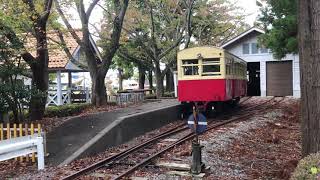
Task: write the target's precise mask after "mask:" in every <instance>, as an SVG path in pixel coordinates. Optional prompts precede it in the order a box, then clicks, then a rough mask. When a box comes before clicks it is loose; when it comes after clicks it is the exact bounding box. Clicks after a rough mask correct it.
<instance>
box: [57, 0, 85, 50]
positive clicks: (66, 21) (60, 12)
mask: <svg viewBox="0 0 320 180" xmlns="http://www.w3.org/2000/svg"><path fill="white" fill-rule="evenodd" d="M55 4H56V9H57V11H58V13H59V15H60V16H61V18H62V21H63V22H64V24H65V25H66V26H67V28H68V30H69V31H70V33H71V35H72V37H73V38H74V39H75V40H76V42H77V43H78V44H79V45H80V46H81V45H82V41H81V39H80V37H79V36H78V35H77V33H76V32H75V30H74V29H73V28H72V26H71V24H70V23H69V21H68V19H67V17H66V16H65V15H64V13H63V11H62V9H61V7H60V4H59V1H58V0H55Z"/></svg>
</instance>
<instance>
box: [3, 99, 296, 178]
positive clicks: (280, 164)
mask: <svg viewBox="0 0 320 180" xmlns="http://www.w3.org/2000/svg"><path fill="white" fill-rule="evenodd" d="M254 101H261V98H252V99H251V100H249V101H248V102H246V103H248V104H250V102H251V103H252V102H254ZM298 117H299V100H298V99H294V98H286V99H285V100H284V101H283V102H282V103H281V104H280V105H279V106H277V107H274V108H273V109H272V110H271V111H268V112H267V113H265V114H259V115H254V116H252V117H251V118H249V119H248V120H247V121H242V122H238V123H235V124H230V125H228V126H224V127H222V128H220V129H218V130H212V131H208V132H206V133H205V134H204V135H202V136H201V137H200V140H201V144H202V145H204V148H203V161H204V163H205V164H206V166H210V169H209V170H208V171H207V172H206V175H205V177H204V178H203V179H288V178H289V177H290V175H291V173H292V172H293V170H294V168H295V167H296V165H297V163H298V161H299V159H300V158H301V154H300V151H301V146H300V144H301V134H300V124H299V118H298ZM173 125H176V124H170V125H168V126H165V127H163V128H161V129H159V130H156V131H152V132H150V133H147V134H146V135H144V136H141V137H138V138H135V139H134V140H132V141H130V142H128V143H127V144H124V145H121V146H119V147H115V148H111V149H108V150H107V151H106V152H104V153H101V154H99V155H98V156H95V157H88V158H85V159H81V160H77V161H75V162H73V163H71V164H70V165H68V166H65V167H62V168H57V167H48V168H47V169H46V170H45V171H41V172H37V171H36V166H35V165H32V164H31V163H30V162H29V163H20V162H18V161H14V160H11V161H6V162H2V163H0V179H6V178H14V179H59V178H61V177H63V176H64V175H66V174H70V173H72V172H74V171H75V170H79V169H81V168H83V167H85V166H86V165H88V164H91V163H93V162H96V161H97V160H100V159H102V158H104V157H107V156H110V155H112V154H114V153H116V152H119V151H121V150H123V149H124V148H126V147H129V146H132V145H134V144H138V143H139V142H141V141H144V140H146V139H148V137H151V136H154V135H156V134H158V133H160V132H161V131H163V130H166V129H167V128H168V127H172V126H173ZM190 152H191V145H190V142H189V143H185V144H182V145H180V146H178V147H176V148H175V149H174V150H172V151H171V152H168V153H166V154H164V155H163V156H162V157H161V158H160V159H157V160H155V162H156V161H167V162H177V163H188V164H190V163H191V156H190V155H191V153H190ZM168 172H169V170H168V169H162V168H157V167H154V166H152V165H150V166H147V167H145V168H143V169H140V170H138V171H136V172H135V173H134V174H133V175H132V176H133V177H139V178H140V179H192V177H188V176H172V175H168ZM1 177H2V178H1Z"/></svg>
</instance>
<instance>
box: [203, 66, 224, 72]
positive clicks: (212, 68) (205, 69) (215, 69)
mask: <svg viewBox="0 0 320 180" xmlns="http://www.w3.org/2000/svg"><path fill="white" fill-rule="evenodd" d="M202 72H204V73H211V72H220V65H204V66H203V71H202Z"/></svg>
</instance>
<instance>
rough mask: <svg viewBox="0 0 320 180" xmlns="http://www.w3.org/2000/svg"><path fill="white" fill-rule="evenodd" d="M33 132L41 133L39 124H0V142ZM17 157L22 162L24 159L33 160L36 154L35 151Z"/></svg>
mask: <svg viewBox="0 0 320 180" xmlns="http://www.w3.org/2000/svg"><path fill="white" fill-rule="evenodd" d="M34 134H38V135H41V134H43V131H42V130H41V125H40V124H37V125H36V126H35V125H34V124H10V123H6V124H2V123H1V124H0V142H1V141H3V140H7V139H11V138H17V137H23V136H28V135H34ZM19 159H20V162H23V161H24V160H25V161H27V162H28V161H30V159H31V161H32V162H35V161H36V156H35V153H32V154H31V157H30V155H26V156H24V157H23V156H21V157H19ZM16 160H17V158H16Z"/></svg>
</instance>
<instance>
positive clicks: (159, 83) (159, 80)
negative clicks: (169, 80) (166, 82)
mask: <svg viewBox="0 0 320 180" xmlns="http://www.w3.org/2000/svg"><path fill="white" fill-rule="evenodd" d="M154 71H155V75H156V84H157V87H156V95H157V98H160V97H162V96H163V93H164V87H163V76H162V73H161V69H160V64H159V63H156V65H155V69H154Z"/></svg>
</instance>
